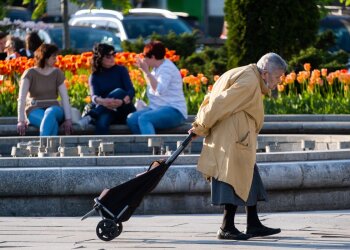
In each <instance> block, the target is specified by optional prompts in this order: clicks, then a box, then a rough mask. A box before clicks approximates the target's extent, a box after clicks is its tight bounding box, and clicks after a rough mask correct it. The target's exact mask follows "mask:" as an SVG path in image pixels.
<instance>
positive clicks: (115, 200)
mask: <svg viewBox="0 0 350 250" xmlns="http://www.w3.org/2000/svg"><path fill="white" fill-rule="evenodd" d="M193 136H194V134H193V133H191V134H190V135H189V136H188V137H187V138H186V139H185V140H184V141H183V142H182V143H181V145H180V146H179V147H178V148H177V149H176V151H175V152H174V153H173V154H172V155H171V156H170V157H169V158H168V159H167V160H158V161H154V162H152V163H151V164H150V166H149V168H148V170H147V171H146V172H144V173H141V174H138V175H137V176H136V177H135V178H133V179H131V180H129V181H127V182H124V183H123V184H121V185H118V186H116V187H113V188H111V189H104V190H103V191H102V193H101V194H100V196H99V197H97V198H95V199H94V201H95V204H94V206H93V209H92V210H91V211H89V212H88V213H87V214H85V215H84V216H83V217H82V218H81V220H84V219H86V218H87V217H89V216H91V215H93V214H95V213H96V212H97V213H98V214H99V215H100V216H101V217H102V220H101V221H100V222H99V223H98V224H97V226H96V234H97V236H98V237H99V238H100V239H101V240H104V241H110V240H113V239H114V238H116V237H118V236H119V235H120V234H121V232H122V231H123V224H122V222H125V221H127V220H129V218H130V217H131V215H132V214H133V213H134V211H135V209H136V208H137V207H138V206H139V205H140V203H141V201H142V199H143V197H144V196H145V195H146V194H148V193H150V192H151V191H152V190H153V189H154V188H155V187H156V186H157V185H158V183H159V181H160V180H161V179H162V177H163V175H164V174H165V172H166V171H167V170H168V168H169V167H170V166H171V164H172V163H173V162H174V161H175V160H176V158H177V157H178V156H179V155H180V154H181V153H182V151H183V150H184V149H185V148H186V146H187V145H188V144H189V143H190V141H191V140H192V137H193Z"/></svg>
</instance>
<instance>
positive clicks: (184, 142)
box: [165, 132, 196, 166]
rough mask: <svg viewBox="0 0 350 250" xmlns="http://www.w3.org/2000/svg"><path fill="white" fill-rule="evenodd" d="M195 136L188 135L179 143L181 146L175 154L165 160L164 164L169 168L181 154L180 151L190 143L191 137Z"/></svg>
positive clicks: (193, 134)
mask: <svg viewBox="0 0 350 250" xmlns="http://www.w3.org/2000/svg"><path fill="white" fill-rule="evenodd" d="M194 136H196V134H195V133H192V132H191V133H190V134H189V135H188V136H187V137H186V139H185V140H184V141H183V142H182V143H181V145H180V146H179V147H178V148H177V149H176V150H175V152H174V153H173V154H172V155H171V156H170V157H169V158H168V159H167V160H166V162H165V164H167V165H168V166H170V165H171V164H172V163H173V162H174V161H175V160H176V158H177V157H178V156H179V155H180V154H181V153H182V151H183V150H184V149H185V148H186V147H187V145H188V144H189V143H190V142H191V141H192V137H194Z"/></svg>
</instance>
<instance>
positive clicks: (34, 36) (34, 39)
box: [26, 31, 43, 53]
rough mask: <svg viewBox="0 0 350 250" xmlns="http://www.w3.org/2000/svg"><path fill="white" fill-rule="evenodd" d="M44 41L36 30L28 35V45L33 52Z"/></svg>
mask: <svg viewBox="0 0 350 250" xmlns="http://www.w3.org/2000/svg"><path fill="white" fill-rule="evenodd" d="M42 43H43V41H42V40H41V38H40V36H39V35H38V32H36V31H32V32H30V33H29V34H28V35H27V37H26V47H27V49H28V50H30V51H31V52H33V53H34V51H36V50H37V48H39V47H40V45H41V44H42Z"/></svg>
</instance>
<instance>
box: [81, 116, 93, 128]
mask: <svg viewBox="0 0 350 250" xmlns="http://www.w3.org/2000/svg"><path fill="white" fill-rule="evenodd" d="M91 120H92V119H91V116H89V115H87V116H84V117H83V118H81V119H80V120H79V122H78V124H79V126H80V127H81V129H82V130H86V129H87V127H88V125H89V124H90V122H91Z"/></svg>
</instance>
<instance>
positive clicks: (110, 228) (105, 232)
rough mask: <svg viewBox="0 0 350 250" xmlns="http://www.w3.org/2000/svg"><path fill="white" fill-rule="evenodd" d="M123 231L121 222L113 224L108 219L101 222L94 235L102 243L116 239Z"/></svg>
mask: <svg viewBox="0 0 350 250" xmlns="http://www.w3.org/2000/svg"><path fill="white" fill-rule="evenodd" d="M122 231H123V224H122V223H121V222H119V223H115V222H114V221H113V220H110V219H103V220H101V221H100V222H99V223H98V224H97V226H96V234H97V236H98V237H99V238H100V239H101V240H103V241H110V240H113V239H114V238H116V237H118V236H119V235H120V234H121V232H122Z"/></svg>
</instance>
